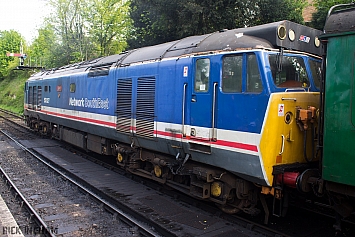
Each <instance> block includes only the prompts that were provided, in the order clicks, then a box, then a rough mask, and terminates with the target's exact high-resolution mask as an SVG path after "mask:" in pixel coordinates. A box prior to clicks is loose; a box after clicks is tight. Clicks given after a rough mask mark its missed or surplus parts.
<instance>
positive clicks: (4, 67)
mask: <svg viewBox="0 0 355 237" xmlns="http://www.w3.org/2000/svg"><path fill="white" fill-rule="evenodd" d="M21 42H24V40H23V38H22V36H21V35H20V34H19V33H18V32H16V31H14V30H10V31H0V79H3V78H4V76H6V75H8V73H9V71H10V68H9V64H10V63H11V62H13V61H16V62H18V60H17V58H15V57H8V56H6V53H20V45H21Z"/></svg>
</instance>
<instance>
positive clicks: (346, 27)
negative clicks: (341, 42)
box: [322, 2, 355, 37]
mask: <svg viewBox="0 0 355 237" xmlns="http://www.w3.org/2000/svg"><path fill="white" fill-rule="evenodd" d="M338 7H345V9H340V10H337V11H334V12H332V11H333V10H335V8H338ZM349 7H350V8H349ZM344 32H355V3H354V2H353V3H350V4H340V5H336V6H334V7H332V8H331V9H330V10H329V13H328V17H327V20H326V22H325V26H324V34H325V35H323V36H322V37H325V36H326V35H329V34H341V33H344Z"/></svg>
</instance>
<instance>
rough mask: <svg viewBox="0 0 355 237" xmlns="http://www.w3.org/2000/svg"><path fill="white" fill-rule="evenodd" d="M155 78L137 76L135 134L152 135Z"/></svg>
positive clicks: (150, 136) (151, 136)
mask: <svg viewBox="0 0 355 237" xmlns="http://www.w3.org/2000/svg"><path fill="white" fill-rule="evenodd" d="M154 106H155V78H154V77H146V78H138V84H137V110H136V134H137V135H138V136H143V137H149V138H153V137H154V119H155V107H154Z"/></svg>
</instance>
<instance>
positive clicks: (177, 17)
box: [129, 0, 306, 48]
mask: <svg viewBox="0 0 355 237" xmlns="http://www.w3.org/2000/svg"><path fill="white" fill-rule="evenodd" d="M305 6H306V0H248V1H245V0H171V1H166V0H132V1H131V17H132V19H133V21H134V32H133V37H132V38H131V39H130V40H129V45H130V47H131V48H136V47H142V46H146V45H153V44H159V43H163V42H167V41H172V40H176V39H180V38H182V37H186V36H190V35H198V34H206V33H211V32H215V31H218V30H221V29H225V28H228V29H234V28H238V27H246V26H253V25H258V24H263V23H269V22H273V21H278V20H292V21H295V22H298V23H303V18H302V10H303V8H304V7H305Z"/></svg>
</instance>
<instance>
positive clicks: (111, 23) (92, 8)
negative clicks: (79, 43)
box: [85, 0, 131, 56]
mask: <svg viewBox="0 0 355 237" xmlns="http://www.w3.org/2000/svg"><path fill="white" fill-rule="evenodd" d="M85 13H86V15H85V16H86V20H87V22H88V23H89V28H88V32H89V35H90V38H91V39H92V42H95V43H94V45H95V50H96V51H97V52H98V55H99V56H104V55H110V54H115V53H119V52H122V51H123V50H124V49H125V48H126V47H127V43H126V36H127V35H128V34H129V27H130V25H131V19H130V18H129V2H127V1H122V0H90V1H88V5H87V7H86V8H85Z"/></svg>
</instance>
